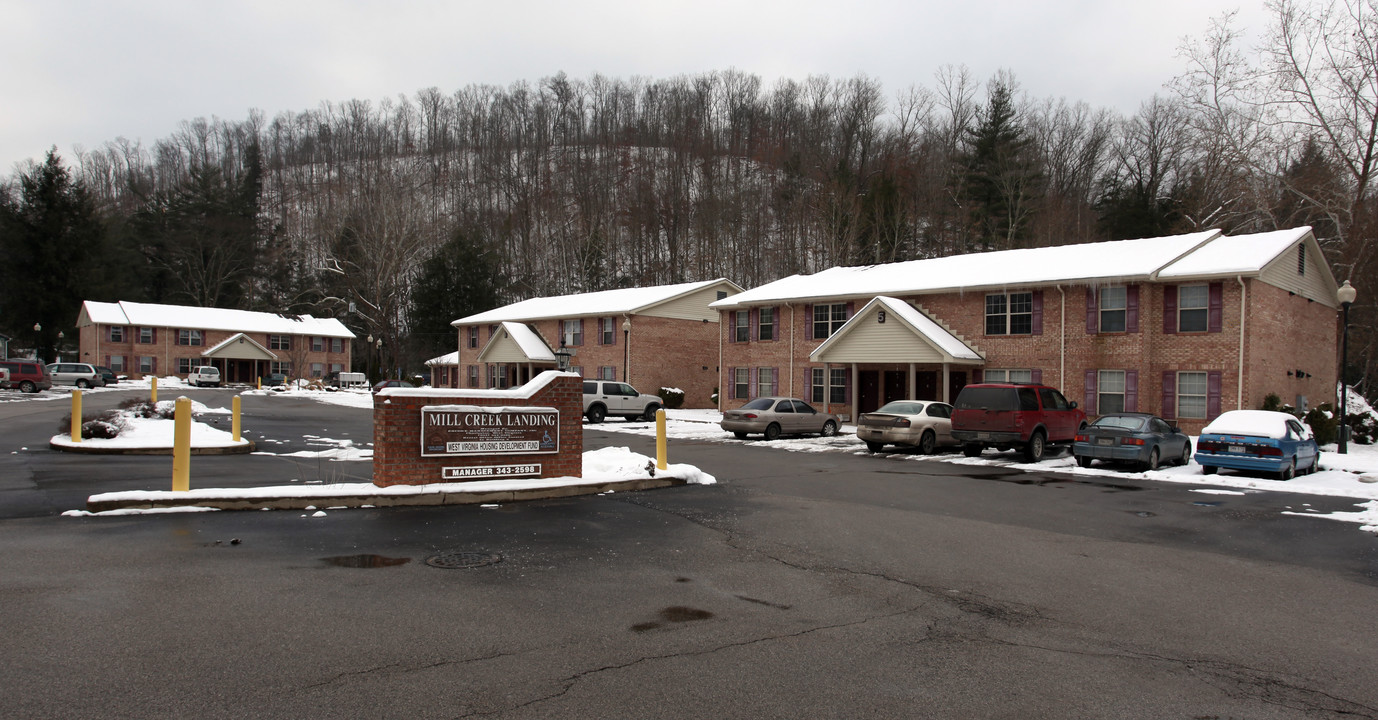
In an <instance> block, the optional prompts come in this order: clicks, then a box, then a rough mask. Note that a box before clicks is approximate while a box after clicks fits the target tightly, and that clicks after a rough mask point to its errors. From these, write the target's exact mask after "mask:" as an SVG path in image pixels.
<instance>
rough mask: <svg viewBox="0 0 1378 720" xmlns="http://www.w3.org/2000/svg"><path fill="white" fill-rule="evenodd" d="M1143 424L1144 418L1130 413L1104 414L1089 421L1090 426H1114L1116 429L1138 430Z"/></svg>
mask: <svg viewBox="0 0 1378 720" xmlns="http://www.w3.org/2000/svg"><path fill="white" fill-rule="evenodd" d="M1143 426H1144V419H1143V418H1141V417H1134V416H1132V415H1106V416H1105V417H1103V418H1099V419H1097V420H1096V421H1095V422H1093V423H1091V427H1096V428H1115V429H1118V430H1138V429H1140V428H1142V427H1143Z"/></svg>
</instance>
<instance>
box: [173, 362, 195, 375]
mask: <svg viewBox="0 0 1378 720" xmlns="http://www.w3.org/2000/svg"><path fill="white" fill-rule="evenodd" d="M193 367H196V359H195V358H177V374H178V375H186V374H188V373H190V372H191V369H192V368H193Z"/></svg>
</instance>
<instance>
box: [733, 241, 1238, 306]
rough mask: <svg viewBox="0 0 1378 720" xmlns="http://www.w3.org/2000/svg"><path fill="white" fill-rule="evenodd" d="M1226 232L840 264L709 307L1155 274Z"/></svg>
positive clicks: (749, 291) (1136, 276)
mask: <svg viewBox="0 0 1378 720" xmlns="http://www.w3.org/2000/svg"><path fill="white" fill-rule="evenodd" d="M1219 235H1220V231H1219V230H1207V231H1204V232H1197V233H1190V234H1187V235H1172V236H1168V237H1158V238H1143V239H1139V240H1112V241H1109V242H1099V243H1085V244H1081V245H1060V246H1057V247H1045V248H1025V249H1019V250H1000V251H996V252H986V253H971V254H968V255H950V256H948V257H940V258H929V259H926V260H909V261H905V262H896V263H886V264H884V265H865V266H858V267H835V268H830V269H828V270H824V271H822V272H818V273H814V274H813V275H792V276H790V277H787V278H783V279H780V280H776V281H775V282H772V283H767V284H765V285H762V286H760V287H756V288H752V289H750V290H747V291H746V292H743V293H739V294H737V295H733V296H731V297H727V298H724V299H722V300H719V301H717V302H715V303H712V304H711V305H709V307H711V308H714V309H719V310H720V309H725V308H732V307H740V306H746V305H760V304H764V303H772V302H781V301H789V300H809V299H812V298H848V297H858V298H860V297H868V298H869V297H875V296H876V295H910V294H915V293H936V292H946V291H955V290H964V289H970V288H1000V287H1011V286H1016V287H1017V286H1032V285H1048V284H1053V283H1059V282H1068V283H1070V282H1100V281H1123V280H1128V279H1137V278H1148V277H1150V276H1152V275H1153V273H1155V272H1157V271H1158V270H1159V269H1161V268H1163V267H1165V266H1167V265H1169V264H1170V263H1172V262H1173V261H1175V260H1177V259H1178V258H1181V257H1182V256H1184V255H1186V254H1187V253H1190V252H1191V251H1193V250H1195V249H1196V248H1198V247H1200V246H1201V245H1202V244H1203V243H1206V242H1207V241H1209V240H1211V239H1213V238H1215V237H1218V236H1219Z"/></svg>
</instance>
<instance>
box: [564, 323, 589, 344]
mask: <svg viewBox="0 0 1378 720" xmlns="http://www.w3.org/2000/svg"><path fill="white" fill-rule="evenodd" d="M560 337H562V338H564V340H565V345H567V346H569V347H577V346H579V345H583V344H584V323H583V322H581V321H579V320H561V321H560Z"/></svg>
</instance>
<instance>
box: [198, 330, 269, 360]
mask: <svg viewBox="0 0 1378 720" xmlns="http://www.w3.org/2000/svg"><path fill="white" fill-rule="evenodd" d="M236 341H241V342H248V343H249V344H250V345H252V346H253V347H255V348H257V349H258V350H260V351H262V352H263V354H264V355H267V356H268V357H270V358H272V359H274V360H276V359H277V353H275V352H273V351H272V350H269V349H268V348H266V347H263V344H262V343H260V342H258V341H256V340H254V339H253V338H251V337H249V336H248V335H245V334H244V333H242V332H241V333H235V334H233V335H231V336H229V337H227V338H225V339H224V340H221V341H220V342H218V343H216V344H215V345H212V346H211V347H208V348H206V349H205V351H204V352H202V353H201V357H214V356H215V355H216V353H218V352H220V351H221V350H222V349H224V348H227V347H229V346H230V345H233V344H235V342H236Z"/></svg>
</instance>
